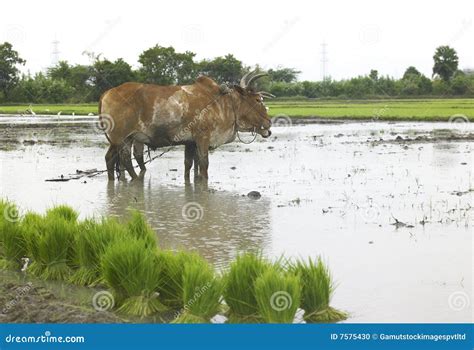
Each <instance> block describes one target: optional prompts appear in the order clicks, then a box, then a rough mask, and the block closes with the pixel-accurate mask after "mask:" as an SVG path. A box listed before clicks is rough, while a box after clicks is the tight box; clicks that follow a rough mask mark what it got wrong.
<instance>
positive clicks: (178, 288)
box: [157, 250, 193, 309]
mask: <svg viewBox="0 0 474 350" xmlns="http://www.w3.org/2000/svg"><path fill="white" fill-rule="evenodd" d="M157 256H158V259H159V260H160V261H161V264H162V274H161V277H162V278H161V284H160V286H159V287H158V292H159V294H160V300H161V301H162V303H163V304H164V305H166V306H169V307H171V308H176V309H181V308H183V307H184V301H183V275H184V268H185V266H186V262H187V261H189V260H192V259H193V258H192V254H189V253H186V252H178V253H175V252H172V251H169V250H159V251H158V253H157Z"/></svg>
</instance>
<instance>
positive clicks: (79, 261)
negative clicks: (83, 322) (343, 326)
mask: <svg viewBox="0 0 474 350" xmlns="http://www.w3.org/2000/svg"><path fill="white" fill-rule="evenodd" d="M0 214H1V215H0V268H1V269H2V270H10V271H18V272H19V271H21V272H22V273H23V274H24V275H25V276H26V278H28V276H31V277H32V278H39V279H42V280H45V281H58V282H67V283H71V284H76V285H78V286H87V287H90V288H101V289H102V291H101V292H99V293H96V294H95V295H94V298H93V300H92V305H93V306H94V308H95V309H96V310H98V311H103V310H106V311H109V310H113V311H114V312H117V315H125V316H133V317H152V316H154V315H172V317H171V318H168V319H167V321H168V322H173V323H208V322H211V319H212V318H213V317H214V316H216V315H217V314H220V315H226V316H227V317H228V319H229V322H239V323H241V322H244V323H247V322H257V323H292V322H293V321H294V319H295V316H296V313H297V311H298V309H302V310H304V314H305V316H304V318H305V320H306V321H307V322H337V321H340V320H343V319H345V318H346V317H347V315H346V314H345V313H344V312H339V311H337V310H335V309H333V308H331V307H330V306H329V305H330V304H329V303H330V300H331V296H332V294H333V291H334V285H333V282H332V277H331V275H330V273H329V270H328V268H327V267H326V265H325V264H324V263H323V262H322V261H321V259H318V260H316V261H317V262H313V261H311V260H309V262H307V261H296V262H295V261H289V260H285V259H283V258H282V259H279V260H278V261H276V262H272V261H269V260H267V259H265V258H264V257H262V256H261V255H255V254H243V255H239V256H238V257H237V259H236V260H235V261H234V262H233V263H232V264H231V266H230V268H229V269H228V270H227V271H216V270H215V269H214V268H213V267H212V266H211V265H209V264H208V262H207V261H206V260H205V259H204V258H202V257H201V256H199V255H198V254H196V253H190V252H186V251H180V252H174V251H170V250H164V249H161V248H160V247H159V245H158V242H157V241H156V235H155V232H154V231H153V230H152V229H151V228H150V226H149V225H148V224H147V223H146V220H145V218H144V217H143V216H142V215H141V214H140V213H138V212H132V215H131V217H130V219H129V220H128V222H126V223H119V222H118V221H116V220H115V219H113V218H103V219H100V220H97V219H86V220H83V221H80V220H78V213H77V212H76V211H75V210H73V209H72V208H70V207H68V206H64V205H61V206H56V207H54V208H52V209H49V210H48V211H47V212H46V213H45V214H41V215H40V214H37V213H32V212H29V213H26V214H25V215H23V216H20V215H19V211H18V208H17V207H16V206H15V204H14V203H11V202H8V201H0ZM242 281H245V283H243V282H242ZM1 287H2V286H1V285H0V289H1ZM103 289H107V290H106V291H105V290H103ZM99 298H100V299H99ZM160 317H161V316H160ZM35 322H36V320H35Z"/></svg>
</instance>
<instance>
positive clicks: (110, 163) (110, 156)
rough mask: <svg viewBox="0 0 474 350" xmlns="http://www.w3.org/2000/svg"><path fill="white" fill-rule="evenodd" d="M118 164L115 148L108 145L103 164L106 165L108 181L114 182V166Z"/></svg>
mask: <svg viewBox="0 0 474 350" xmlns="http://www.w3.org/2000/svg"><path fill="white" fill-rule="evenodd" d="M117 162H118V151H117V146H114V145H110V146H109V149H108V150H107V153H106V154H105V164H106V165H107V175H108V177H109V181H114V180H115V174H114V171H115V166H116V164H117Z"/></svg>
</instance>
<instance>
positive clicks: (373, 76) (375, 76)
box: [369, 69, 379, 81]
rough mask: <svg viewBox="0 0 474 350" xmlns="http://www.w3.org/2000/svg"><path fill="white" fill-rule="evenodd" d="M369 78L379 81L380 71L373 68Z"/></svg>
mask: <svg viewBox="0 0 474 350" xmlns="http://www.w3.org/2000/svg"><path fill="white" fill-rule="evenodd" d="M369 78H370V79H372V80H373V81H377V80H378V79H379V72H378V70H376V69H372V70H371V71H370V74H369Z"/></svg>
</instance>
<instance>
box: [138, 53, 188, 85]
mask: <svg viewBox="0 0 474 350" xmlns="http://www.w3.org/2000/svg"><path fill="white" fill-rule="evenodd" d="M195 55H196V54H195V53H193V52H190V51H186V52H184V53H179V52H176V51H175V49H174V48H173V47H171V46H170V47H163V46H159V45H156V46H154V47H152V48H150V49H148V50H145V51H143V52H142V53H141V54H140V57H139V59H138V62H140V64H141V67H140V76H141V79H142V80H143V81H144V82H147V83H153V84H160V85H171V84H185V83H190V82H192V81H193V80H194V78H195V76H196V64H195V63H194V56H195Z"/></svg>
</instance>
